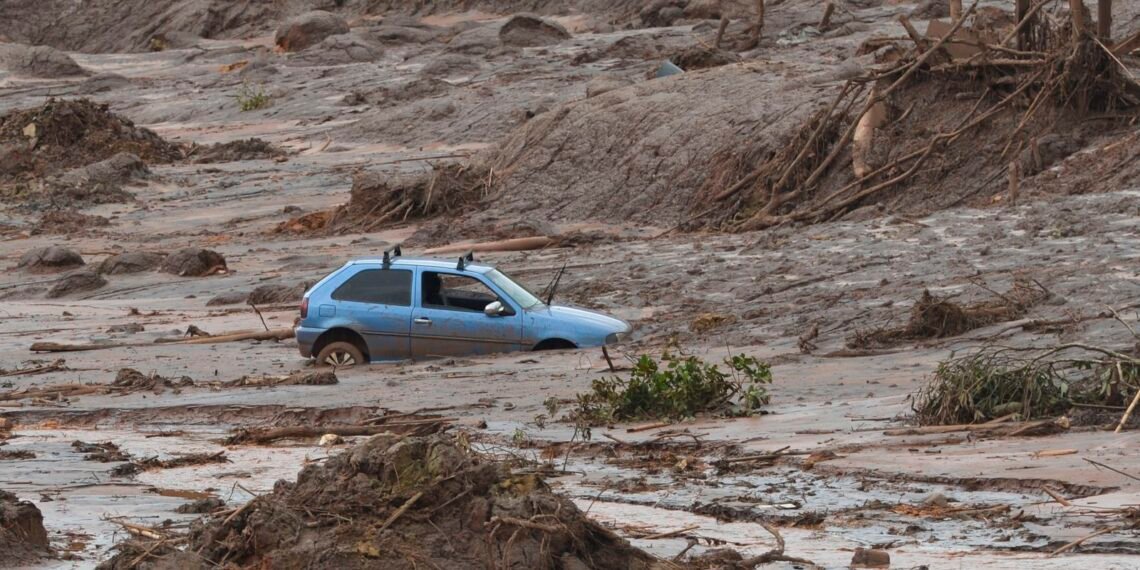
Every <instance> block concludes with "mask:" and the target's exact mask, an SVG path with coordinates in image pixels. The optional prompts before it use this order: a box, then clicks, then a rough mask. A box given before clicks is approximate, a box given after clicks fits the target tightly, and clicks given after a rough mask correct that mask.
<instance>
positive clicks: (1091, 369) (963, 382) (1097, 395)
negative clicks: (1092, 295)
mask: <svg viewBox="0 0 1140 570" xmlns="http://www.w3.org/2000/svg"><path fill="white" fill-rule="evenodd" d="M1062 352H1064V353H1065V354H1064V355H1063V356H1062V354H1061V353H1062ZM1138 375H1140V366H1138V364H1137V362H1136V361H1135V360H1134V359H1131V358H1130V357H1127V356H1125V355H1120V354H1118V353H1114V352H1112V351H1104V350H1102V349H1097V348H1095V347H1092V348H1088V347H1084V346H1081V345H1067V346H1063V347H1058V348H1054V349H1048V350H1044V351H1039V352H1019V351H1011V350H1009V349H1002V348H996V347H989V348H983V349H981V350H979V351H977V352H975V353H973V354H969V355H966V356H962V357H956V358H951V359H948V360H945V361H943V362H940V363H939V364H938V369H937V370H936V371H935V372H934V377H933V378H932V379H931V381H930V383H928V384H927V385H926V386H925V387H923V388H922V389H921V390H920V391H919V392H918V394H917V395H916V397H915V403H914V411H915V414H916V419H917V420H918V423H919V424H921V425H946V424H966V423H974V422H984V421H988V420H993V419H996V418H999V417H1002V416H1005V415H1008V414H1013V413H1015V414H1017V415H1018V417H1019V418H1020V419H1023V420H1030V419H1035V418H1042V417H1054V416H1057V415H1059V414H1063V413H1065V412H1066V411H1068V410H1069V408H1070V407H1071V406H1072V405H1073V404H1074V403H1085V404H1096V405H1120V404H1121V403H1123V396H1122V394H1123V393H1127V392H1132V391H1134V390H1135V389H1136V387H1137V377H1138Z"/></svg>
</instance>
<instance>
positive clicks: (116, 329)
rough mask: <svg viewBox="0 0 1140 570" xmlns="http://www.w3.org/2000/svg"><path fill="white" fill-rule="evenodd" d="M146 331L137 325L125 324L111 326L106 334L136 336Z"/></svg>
mask: <svg viewBox="0 0 1140 570" xmlns="http://www.w3.org/2000/svg"><path fill="white" fill-rule="evenodd" d="M145 330H146V327H144V326H142V325H140V324H139V323H127V324H125V325H111V326H110V327H108V328H107V332H108V333H111V334H136V333H141V332H143V331H145Z"/></svg>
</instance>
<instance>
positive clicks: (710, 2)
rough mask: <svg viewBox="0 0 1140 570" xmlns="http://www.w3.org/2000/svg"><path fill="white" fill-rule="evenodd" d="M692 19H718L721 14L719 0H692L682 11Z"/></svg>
mask: <svg viewBox="0 0 1140 570" xmlns="http://www.w3.org/2000/svg"><path fill="white" fill-rule="evenodd" d="M683 14H684V15H685V17H686V18H689V19H692V20H718V19H720V16H721V0H692V1H691V2H689V4H688V5H687V6H685V9H684V11H683Z"/></svg>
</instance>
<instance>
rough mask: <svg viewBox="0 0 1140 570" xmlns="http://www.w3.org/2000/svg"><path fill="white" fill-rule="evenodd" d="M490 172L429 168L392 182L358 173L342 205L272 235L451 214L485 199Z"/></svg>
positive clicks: (366, 228) (358, 228)
mask: <svg viewBox="0 0 1140 570" xmlns="http://www.w3.org/2000/svg"><path fill="white" fill-rule="evenodd" d="M491 182H492V174H491V172H490V170H488V169H486V168H484V167H482V166H478V165H470V164H447V165H442V164H435V165H433V167H432V170H431V171H430V172H425V173H421V174H417V175H406V176H393V175H390V174H385V173H380V172H363V173H360V174H358V175H356V177H355V178H354V179H353V181H352V192H351V195H350V197H349V200H348V203H347V204H345V205H343V206H340V207H337V208H336V209H334V210H331V211H324V212H315V213H312V214H306V215H304V216H300V217H298V218H294V219H292V220H288V221H286V222H283V223H281V224H280V225H279V226H277V228H276V230H275V231H276V232H277V233H284V232H288V233H305V232H312V231H324V232H325V233H329V234H332V233H345V232H370V231H373V230H375V229H377V228H380V227H382V226H384V225H386V224H395V223H401V222H405V221H408V220H415V219H421V218H428V217H433V216H439V215H450V214H456V213H459V212H461V211H463V209H464V208H465V207H467V206H470V205H472V204H474V203H476V202H478V201H480V200H482V199H483V198H485V197H486V196H487V192H488V189H489V188H490V187H491Z"/></svg>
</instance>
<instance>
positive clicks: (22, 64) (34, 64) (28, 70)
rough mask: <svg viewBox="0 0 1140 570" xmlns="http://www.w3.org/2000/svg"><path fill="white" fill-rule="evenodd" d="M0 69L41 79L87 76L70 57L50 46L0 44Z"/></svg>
mask: <svg viewBox="0 0 1140 570" xmlns="http://www.w3.org/2000/svg"><path fill="white" fill-rule="evenodd" d="M0 67H3V68H5V69H7V70H8V71H10V72H12V73H13V74H14V75H22V76H25V77H37V78H42V79H53V78H56V77H77V76H84V75H87V71H86V70H85V69H83V68H82V67H80V66H79V64H78V63H75V60H74V59H71V56H70V55H67V54H66V53H63V52H62V51H59V50H57V49H55V48H53V47H50V46H26V45H23V44H0Z"/></svg>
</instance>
